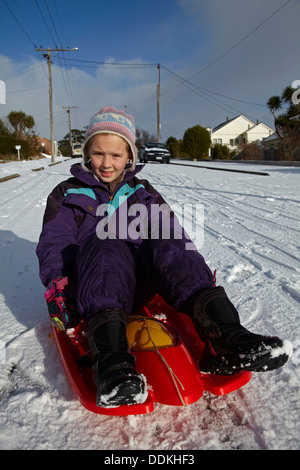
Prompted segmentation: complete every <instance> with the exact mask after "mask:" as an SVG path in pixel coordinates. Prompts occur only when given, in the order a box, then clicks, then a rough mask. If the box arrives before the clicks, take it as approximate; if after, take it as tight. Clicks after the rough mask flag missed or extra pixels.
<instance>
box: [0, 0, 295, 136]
mask: <svg viewBox="0 0 300 470" xmlns="http://www.w3.org/2000/svg"><path fill="white" fill-rule="evenodd" d="M299 17H300V0H290V1H288V2H287V0H251V2H249V1H248V0H210V1H209V2H207V1H204V0H151V1H148V0H142V1H141V0H140V1H138V0H0V20H1V30H0V80H4V82H5V84H6V92H7V93H6V104H0V118H4V117H5V116H7V115H8V113H9V112H10V111H11V110H22V111H24V112H26V113H27V114H31V115H33V117H34V119H35V122H36V131H37V132H38V133H39V134H40V135H42V136H45V137H49V132H50V131H49V127H50V125H49V97H48V70H47V63H46V61H45V58H44V57H43V56H42V53H41V52H35V51H34V48H35V46H37V48H40V47H42V48H47V47H51V48H55V47H56V46H57V47H59V48H60V47H61V46H62V47H63V48H68V47H69V48H73V47H78V51H76V52H73V51H72V52H59V53H53V54H52V73H53V86H54V98H53V104H54V128H55V138H56V139H57V140H60V139H61V138H62V137H63V136H64V135H65V134H66V133H67V132H68V121H67V113H66V109H65V107H66V106H72V107H74V109H72V112H71V121H72V127H73V128H78V129H82V128H83V127H84V126H85V125H86V124H87V123H88V121H89V118H90V116H91V115H92V114H94V113H95V112H96V111H99V109H100V108H101V107H102V106H106V105H112V106H116V107H119V108H124V106H126V109H127V111H128V112H130V113H131V114H133V115H134V117H135V120H136V124H137V126H139V127H141V128H143V129H146V130H148V131H149V132H151V133H153V134H155V133H156V86H157V83H158V70H157V64H160V65H161V73H160V79H161V98H160V111H161V137H162V140H163V141H164V140H166V139H167V138H168V137H169V136H170V135H173V136H175V137H177V138H181V137H182V136H183V134H184V131H185V130H186V129H187V128H188V127H191V126H193V125H196V124H200V125H202V126H204V127H206V126H216V125H218V124H219V123H221V122H222V121H224V120H225V119H226V118H227V117H229V118H232V117H234V116H236V115H238V114H244V115H246V116H247V117H249V118H250V119H252V120H257V119H258V120H261V121H263V122H265V123H266V124H268V125H271V126H272V125H273V119H272V117H271V115H270V113H269V111H268V110H267V108H266V106H265V103H266V101H267V100H268V98H269V97H270V96H272V95H274V94H280V92H281V91H282V89H283V88H284V87H285V86H287V85H290V84H291V83H292V82H293V81H294V80H300V70H299V69H300V66H299V63H300V62H299V44H300V41H299V39H300V32H299V31H300V28H299ZM75 107H76V109H75Z"/></svg>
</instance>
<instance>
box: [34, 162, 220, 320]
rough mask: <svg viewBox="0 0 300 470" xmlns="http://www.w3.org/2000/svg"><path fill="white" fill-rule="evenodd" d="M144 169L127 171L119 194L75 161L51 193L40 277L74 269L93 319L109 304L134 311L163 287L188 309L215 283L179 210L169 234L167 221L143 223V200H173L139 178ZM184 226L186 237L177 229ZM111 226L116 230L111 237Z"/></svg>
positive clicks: (147, 204) (81, 300) (82, 306)
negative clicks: (162, 225) (157, 226)
mask: <svg viewBox="0 0 300 470" xmlns="http://www.w3.org/2000/svg"><path fill="white" fill-rule="evenodd" d="M142 168H143V166H142V165H139V166H137V167H136V169H135V170H134V171H133V172H127V173H125V176H124V179H123V180H122V181H121V183H120V184H119V185H118V186H117V188H116V190H115V191H114V194H113V195H111V194H110V190H109V188H108V187H107V185H105V184H104V183H102V182H99V181H97V180H96V179H95V177H94V176H93V175H92V174H90V173H88V172H86V171H84V170H83V169H82V168H81V166H80V164H75V165H73V166H72V167H71V170H70V171H71V174H72V175H73V178H69V179H68V180H67V181H64V182H62V183H60V184H59V185H58V186H56V188H54V190H53V191H52V193H51V194H50V195H49V197H48V201H47V207H46V211H45V215H44V220H43V229H42V233H41V235H40V240H39V243H38V246H37V256H38V258H39V264H40V278H41V280H42V282H43V284H44V285H45V286H47V284H48V283H49V282H50V281H51V280H52V279H54V278H55V277H57V276H68V277H69V280H70V281H71V283H72V284H73V285H74V287H75V292H76V302H77V308H78V312H79V314H80V315H81V316H82V317H85V318H87V319H89V318H90V317H91V316H93V315H94V314H95V313H96V312H97V311H100V310H103V309H107V308H121V309H124V310H125V311H126V312H127V314H130V313H131V312H132V310H135V309H136V308H139V307H141V306H142V305H143V304H145V302H147V301H148V300H150V299H151V298H153V296H154V295H155V294H157V293H158V294H160V295H161V296H162V297H163V298H164V299H165V301H166V302H167V303H168V304H170V305H172V306H173V307H174V308H176V309H177V310H184V308H185V306H186V305H187V304H188V302H189V300H190V299H191V298H193V297H194V296H195V294H196V293H197V292H198V291H199V290H200V289H204V288H207V287H213V286H214V281H213V276H212V273H211V271H210V269H209V267H208V266H207V265H206V263H205V261H204V259H203V257H202V256H201V255H200V254H199V253H198V252H197V251H196V250H186V249H185V246H186V243H187V242H189V243H191V241H190V239H189V238H188V236H187V234H186V233H185V232H183V229H182V228H181V227H180V225H179V223H178V221H177V219H176V218H175V216H174V214H173V213H171V217H170V219H169V220H170V227H171V232H170V237H169V239H164V237H162V236H161V228H160V229H157V231H156V232H155V230H154V231H153V232H151V233H152V234H153V233H155V235H154V236H153V237H152V238H151V235H149V234H150V225H151V222H152V220H151V221H150V220H145V219H144V220H145V226H144V227H142V226H140V227H137V224H136V223H135V222H136V221H137V220H139V221H141V220H142V219H137V213H136V212H135V208H136V207H137V208H141V206H142V208H145V213H147V214H150V213H151V209H152V208H153V206H156V207H157V205H160V206H161V207H164V208H166V207H168V206H167V204H166V202H165V201H164V199H163V198H162V196H161V195H160V194H159V193H158V192H157V191H156V190H155V189H154V188H153V187H152V186H151V185H150V183H149V182H148V181H147V180H142V179H139V178H137V177H136V174H137V173H138V172H139V171H141V169H142ZM104 204H105V206H104ZM103 208H106V212H105V211H104V210H103ZM124 208H125V209H126V210H125V211H124ZM121 211H123V212H122V214H121ZM121 215H122V217H121ZM144 215H145V214H144ZM161 217H162V216H161V214H160V215H159V217H158V220H159V221H160V222H161ZM149 218H150V216H149ZM156 223H157V220H156ZM110 225H112V226H113V231H112V232H110V228H109V226H110ZM140 225H142V224H140ZM152 225H153V224H152ZM130 227H131V228H133V230H130ZM145 227H146V228H145ZM139 230H140V236H136V234H137V233H138V232H139ZM159 230H160V232H159ZM180 230H181V234H182V236H181V238H178V237H176V236H174V233H175V232H176V231H177V232H178V231H180ZM105 233H106V234H110V236H107V237H106V238H105Z"/></svg>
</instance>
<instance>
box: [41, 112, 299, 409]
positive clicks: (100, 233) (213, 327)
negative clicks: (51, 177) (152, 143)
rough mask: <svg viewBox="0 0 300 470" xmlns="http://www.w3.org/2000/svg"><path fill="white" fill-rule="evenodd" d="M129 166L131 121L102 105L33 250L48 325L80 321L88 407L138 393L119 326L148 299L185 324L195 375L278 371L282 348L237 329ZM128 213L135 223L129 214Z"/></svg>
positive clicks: (139, 382)
mask: <svg viewBox="0 0 300 470" xmlns="http://www.w3.org/2000/svg"><path fill="white" fill-rule="evenodd" d="M136 161H137V148H136V146H135V126H134V120H133V118H132V116H129V115H127V114H125V113H124V112H122V111H117V110H116V109H114V108H103V109H101V111H100V112H99V113H97V114H95V115H94V116H93V117H92V119H91V121H90V125H89V127H88V130H87V132H86V137H85V142H84V144H83V160H82V162H81V164H75V165H73V166H72V167H71V174H72V175H73V177H72V178H69V179H68V180H67V181H64V182H62V183H60V184H59V185H58V186H57V187H56V188H55V189H54V190H53V191H52V193H51V194H50V195H49V197H48V201H47V207H46V211H45V215H44V221H43V229H42V233H41V236H40V240H39V243H38V246H37V256H38V258H39V263H40V277H41V280H42V282H43V284H44V285H45V286H46V288H47V290H46V293H45V297H46V300H47V304H48V309H49V313H50V317H51V321H52V323H53V324H54V325H55V326H56V327H57V328H61V329H64V328H68V327H72V326H74V325H76V324H77V323H78V322H79V321H80V319H81V318H86V320H87V322H88V339H89V344H90V347H91V350H92V353H93V357H94V378H95V384H96V387H97V404H98V405H99V406H118V405H121V404H130V403H134V402H135V401H136V397H137V396H141V394H142V396H144V395H145V393H144V392H145V384H144V381H143V378H142V376H141V375H139V374H138V372H137V371H136V369H135V360H134V357H133V356H132V355H131V354H130V351H129V349H128V342H127V337H126V321H127V317H128V315H130V314H131V312H132V311H134V310H135V309H137V308H139V307H142V306H143V305H144V304H145V303H146V302H147V301H149V300H150V299H151V298H153V297H154V295H155V294H157V293H158V294H160V295H161V296H162V297H163V298H164V299H165V301H166V302H167V303H168V304H170V305H171V306H172V307H174V308H175V309H177V310H178V311H182V312H185V313H187V314H188V315H190V317H191V318H192V320H193V323H194V325H195V327H196V329H197V332H198V334H199V336H200V337H201V339H202V340H203V342H204V343H205V351H204V354H203V357H202V359H201V362H200V364H199V368H200V370H201V371H204V372H208V373H212V374H233V373H236V372H239V371H242V370H250V371H257V372H258V371H267V370H272V369H275V368H277V367H281V366H282V365H283V364H284V363H285V362H286V361H287V360H288V357H289V354H290V343H289V342H288V341H282V340H281V339H279V338H277V337H265V336H260V335H257V334H254V333H251V332H249V331H248V330H246V329H245V328H244V327H242V326H241V324H240V320H239V315H238V312H237V310H236V309H235V307H234V306H233V305H232V303H231V302H230V300H229V299H228V297H227V295H226V293H225V291H224V289H223V287H216V286H215V283H214V279H213V275H212V273H211V271H210V269H209V267H208V266H207V265H206V263H205V261H204V259H203V257H202V256H201V255H200V254H199V253H198V252H197V250H196V247H194V248H195V249H194V250H191V249H186V247H187V244H189V245H190V244H191V240H190V239H189V237H188V235H187V234H186V233H185V232H184V230H183V229H182V228H181V226H180V225H179V223H178V221H177V219H176V217H175V216H174V214H173V213H172V212H171V211H168V210H167V209H168V205H167V204H166V202H165V201H164V199H163V198H162V196H161V195H160V194H159V193H158V192H157V191H156V190H155V189H154V188H153V187H152V186H151V185H150V184H149V182H148V181H147V180H143V179H139V178H138V177H137V176H136V175H137V174H138V173H139V172H140V171H141V170H142V168H143V166H142V165H139V166H136ZM136 208H137V209H138V211H139V213H141V212H143V217H139V218H138V219H137V218H136V217H135V216H136V213H137V211H136ZM157 208H162V210H161V211H158V210H153V209H157ZM142 209H143V210H142ZM165 213H167V215H168V216H169V217H168V218H165V217H164V215H165ZM137 220H138V223H137V222H136V221H137ZM165 220H168V225H169V227H168V229H169V230H168V231H165V230H164V228H165V227H164V224H166V222H165ZM165 233H168V234H169V235H168V236H167V237H166V236H164V234H165Z"/></svg>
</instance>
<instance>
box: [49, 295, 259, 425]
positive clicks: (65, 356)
mask: <svg viewBox="0 0 300 470" xmlns="http://www.w3.org/2000/svg"><path fill="white" fill-rule="evenodd" d="M137 314H138V315H141V316H143V317H145V318H149V317H150V318H151V317H154V318H155V317H158V318H160V317H161V316H163V317H164V320H163V322H164V323H166V324H167V325H169V326H170V327H172V328H173V329H174V330H175V331H176V332H177V333H178V340H177V344H176V345H175V346H171V347H165V348H162V349H159V353H158V352H157V351H155V350H144V351H132V354H133V355H134V356H135V358H136V368H137V370H138V372H140V373H142V374H144V375H145V377H146V379H147V384H148V388H149V390H148V392H149V393H148V398H147V400H146V401H145V403H143V404H134V405H122V406H119V407H117V408H102V407H98V406H97V405H96V388H95V385H94V381H93V371H92V369H91V367H87V366H86V365H85V364H84V358H86V357H87V355H88V350H89V346H88V341H87V334H86V324H85V322H84V321H82V322H81V323H80V324H79V325H78V326H77V327H76V328H74V329H72V330H67V331H58V330H56V328H54V327H52V329H53V336H54V339H55V342H56V345H57V348H58V351H59V355H60V359H61V361H62V364H63V367H64V370H65V373H66V375H67V378H68V380H69V382H70V385H71V387H72V389H73V391H74V393H75V395H76V397H77V398H78V400H79V401H80V403H81V404H82V405H83V406H84V407H85V408H86V409H88V410H89V411H92V412H94V413H98V414H104V415H115V416H124V415H137V414H145V413H150V412H151V411H153V409H154V404H155V403H161V404H165V405H173V406H185V405H191V404H192V403H195V402H196V401H198V400H199V399H200V398H201V396H202V395H203V392H204V391H208V392H211V393H212V394H214V395H225V394H227V393H230V392H233V391H235V390H237V389H239V388H241V387H242V386H244V385H245V384H246V383H248V382H249V380H250V379H251V372H239V373H237V374H234V375H229V376H225V375H224V376H222V375H210V374H203V373H201V372H199V370H198V368H197V365H196V364H198V362H199V359H200V357H201V354H202V352H203V348H204V344H203V343H202V341H201V340H200V339H199V336H198V334H197V332H196V330H195V328H194V325H193V323H192V321H191V319H190V318H189V317H188V316H187V315H186V314H184V313H178V312H175V310H174V309H173V308H171V307H170V306H169V305H167V304H166V303H165V302H164V300H163V299H162V298H161V297H159V296H156V297H155V299H154V300H152V301H151V302H150V303H149V304H148V305H147V306H146V307H144V308H143V309H142V310H140V311H139V312H137Z"/></svg>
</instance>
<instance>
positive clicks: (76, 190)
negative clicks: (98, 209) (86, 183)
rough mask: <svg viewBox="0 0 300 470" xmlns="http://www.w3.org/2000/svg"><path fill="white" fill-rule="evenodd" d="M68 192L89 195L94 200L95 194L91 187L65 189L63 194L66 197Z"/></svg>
mask: <svg viewBox="0 0 300 470" xmlns="http://www.w3.org/2000/svg"><path fill="white" fill-rule="evenodd" d="M68 194H84V195H85V196H88V197H91V198H92V199H94V200H96V194H95V192H94V191H93V189H91V188H71V189H67V191H66V192H65V194H64V196H65V197H66V196H67V195H68Z"/></svg>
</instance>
